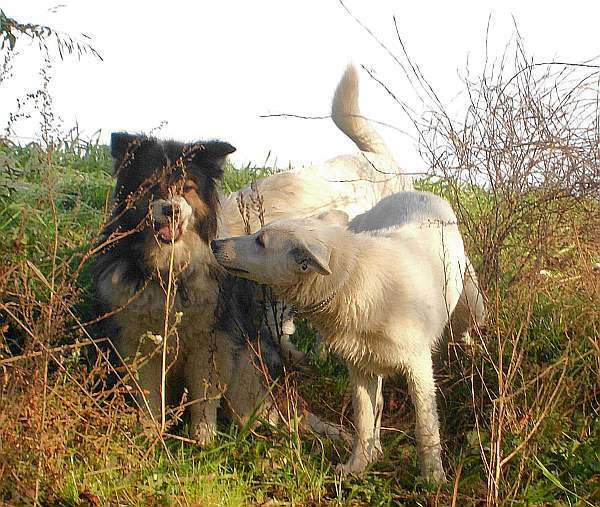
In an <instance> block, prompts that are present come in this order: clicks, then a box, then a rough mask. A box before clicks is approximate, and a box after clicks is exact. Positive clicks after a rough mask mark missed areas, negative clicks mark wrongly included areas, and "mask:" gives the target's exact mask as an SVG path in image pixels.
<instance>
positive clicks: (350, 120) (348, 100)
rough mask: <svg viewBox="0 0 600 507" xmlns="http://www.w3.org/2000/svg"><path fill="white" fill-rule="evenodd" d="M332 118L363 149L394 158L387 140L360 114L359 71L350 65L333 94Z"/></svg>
mask: <svg viewBox="0 0 600 507" xmlns="http://www.w3.org/2000/svg"><path fill="white" fill-rule="evenodd" d="M331 119H332V120H333V122H334V123H335V124H336V125H337V127H338V128H339V129H340V130H341V131H342V132H343V133H344V134H346V135H347V136H348V137H349V138H350V139H352V141H353V142H354V144H356V146H358V149H359V150H361V151H366V152H369V153H377V154H379V155H384V156H385V157H387V158H389V159H390V160H393V159H394V157H393V156H392V153H391V152H390V150H389V148H388V147H387V145H386V144H385V141H384V140H383V139H382V137H381V136H380V135H379V134H378V133H377V131H376V130H375V129H374V128H373V126H372V125H371V123H370V122H369V121H368V120H367V119H366V118H364V117H363V116H362V115H361V114H360V108H359V107H358V72H356V67H354V65H348V68H347V69H346V72H344V75H343V76H342V79H341V80H340V82H339V84H338V86H337V88H336V90H335V94H334V96H333V102H332V104H331Z"/></svg>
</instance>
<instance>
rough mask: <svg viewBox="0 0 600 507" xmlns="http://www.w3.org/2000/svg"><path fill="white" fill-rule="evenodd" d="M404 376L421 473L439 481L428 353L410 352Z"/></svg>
mask: <svg viewBox="0 0 600 507" xmlns="http://www.w3.org/2000/svg"><path fill="white" fill-rule="evenodd" d="M406 366H407V380H408V388H409V392H410V396H411V398H412V401H413V404H414V405H415V412H416V419H417V421H416V436H417V451H418V454H419V463H420V467H421V476H422V477H423V478H425V479H427V480H428V481H430V482H432V483H435V484H439V483H442V482H444V481H445V480H446V476H445V474H444V468H443V466H442V456H441V445H440V427H439V421H438V413H437V405H436V400H435V381H434V379H433V365H432V362H431V354H430V353H427V354H421V355H418V356H413V357H411V358H410V360H409V361H407V364H406Z"/></svg>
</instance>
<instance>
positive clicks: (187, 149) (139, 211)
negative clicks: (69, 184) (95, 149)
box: [105, 132, 235, 272]
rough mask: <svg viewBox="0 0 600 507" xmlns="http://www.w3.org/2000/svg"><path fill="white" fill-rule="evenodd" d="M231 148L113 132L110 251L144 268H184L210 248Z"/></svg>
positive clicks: (107, 233)
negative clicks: (113, 181)
mask: <svg viewBox="0 0 600 507" xmlns="http://www.w3.org/2000/svg"><path fill="white" fill-rule="evenodd" d="M234 151H235V148H234V147H233V146H231V145H230V144H228V143H225V142H221V141H199V142H196V143H190V144H184V143H179V142H175V141H161V140H158V139H155V138H153V137H148V136H144V135H135V134H128V133H124V132H119V133H113V134H112V136H111V154H112V156H113V159H114V172H115V176H116V178H117V182H116V186H115V192H114V207H113V213H112V219H111V221H110V223H109V224H108V225H107V227H106V229H105V238H107V239H109V240H110V241H111V242H113V243H114V245H113V246H112V248H111V250H112V252H113V254H115V255H119V256H120V257H121V258H122V257H123V256H125V257H129V258H131V260H133V261H135V264H136V265H138V266H140V267H141V269H142V270H143V271H145V272H152V271H156V270H159V271H165V270H167V269H168V268H169V266H170V264H171V259H173V261H174V262H173V264H174V266H175V268H176V269H184V268H185V266H187V265H189V264H190V263H193V261H194V259H195V258H196V257H197V256H203V255H205V254H206V252H209V248H208V243H209V242H210V240H211V239H213V238H214V237H215V236H216V233H217V215H218V211H219V198H218V193H217V188H216V184H217V182H218V180H220V179H221V178H222V176H223V164H224V161H225V158H226V156H227V155H229V154H230V153H233V152H234Z"/></svg>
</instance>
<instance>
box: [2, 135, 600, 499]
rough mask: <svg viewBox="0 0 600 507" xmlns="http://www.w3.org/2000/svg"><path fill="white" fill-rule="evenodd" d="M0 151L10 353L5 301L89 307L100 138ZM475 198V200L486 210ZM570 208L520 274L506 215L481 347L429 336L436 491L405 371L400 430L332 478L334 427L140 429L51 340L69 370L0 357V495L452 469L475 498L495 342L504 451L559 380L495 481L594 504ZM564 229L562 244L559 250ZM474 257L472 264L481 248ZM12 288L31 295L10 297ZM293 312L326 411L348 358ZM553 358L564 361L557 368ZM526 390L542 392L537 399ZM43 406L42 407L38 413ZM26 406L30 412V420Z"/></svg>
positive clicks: (16, 308) (29, 315) (582, 257)
mask: <svg viewBox="0 0 600 507" xmlns="http://www.w3.org/2000/svg"><path fill="white" fill-rule="evenodd" d="M0 155H2V157H3V160H8V161H9V166H10V168H11V171H10V173H9V172H7V171H5V172H4V173H0V187H2V188H3V189H4V192H0V196H1V197H0V260H1V261H2V269H1V271H0V280H1V283H2V295H1V296H0V303H2V305H3V306H2V308H3V309H2V310H0V327H2V326H5V327H4V328H3V330H2V334H1V335H0V365H1V364H2V363H1V361H3V360H5V359H7V358H9V357H12V356H13V355H15V354H19V353H27V352H28V351H31V350H37V349H39V347H37V349H36V343H33V342H31V340H29V339H28V338H27V336H26V334H25V333H24V332H23V328H22V327H20V326H19V325H18V324H17V323H16V322H15V320H14V319H12V318H9V316H8V314H7V312H6V310H7V309H8V310H10V311H12V312H13V313H15V314H17V315H19V316H20V317H21V319H22V320H23V322H25V323H30V325H31V329H35V330H36V332H37V331H39V332H40V333H41V334H40V336H43V337H44V340H46V341H45V342H44V343H46V344H47V345H49V346H56V345H60V344H69V343H73V342H74V341H75V340H82V339H85V335H84V334H82V333H81V331H79V330H78V329H77V326H74V325H73V319H72V318H71V317H69V316H68V315H67V311H66V308H67V307H68V308H70V309H71V310H72V311H74V312H75V314H84V315H85V314H86V312H89V277H88V276H87V275H86V272H87V271H86V269H87V266H88V263H87V262H86V263H84V264H83V265H82V266H81V269H79V267H80V264H81V262H82V260H84V259H85V253H86V252H87V250H88V248H89V246H90V245H91V244H92V243H93V242H94V241H95V239H96V238H97V235H98V233H99V230H100V227H101V224H102V220H103V217H104V215H105V212H106V207H107V206H108V202H109V199H110V192H111V188H112V177H111V175H110V155H109V152H108V149H107V147H105V146H100V145H95V144H89V143H87V144H86V143H80V142H72V143H67V144H65V145H64V146H62V147H60V148H58V149H55V150H52V151H51V152H50V153H48V152H47V151H46V150H43V149H41V148H39V147H38V146H33V145H32V146H28V147H19V146H14V145H9V144H4V145H2V146H0ZM270 171H272V169H262V168H258V169H252V168H244V169H242V170H237V169H235V168H233V167H231V166H228V168H227V172H226V176H225V182H224V185H223V188H224V190H225V191H233V190H235V189H236V188H239V187H241V186H243V185H246V184H248V183H249V182H251V181H252V180H253V179H254V178H257V177H262V176H264V175H266V174H269V173H270ZM419 186H420V187H421V188H426V189H429V190H431V191H434V192H436V193H439V194H442V195H446V196H448V197H449V198H450V199H454V198H456V196H455V194H453V193H452V192H451V191H450V189H449V187H448V186H447V185H445V183H444V182H438V183H433V182H431V181H423V182H420V183H419ZM9 189H10V190H9ZM460 199H461V202H462V204H463V205H464V206H465V208H466V209H467V210H469V209H479V208H478V206H479V205H480V204H481V203H482V202H483V203H484V204H485V203H486V202H487V201H486V196H485V193H484V192H483V191H482V190H480V189H474V188H464V189H463V190H462V191H461V193H460ZM486 206H487V204H486V205H485V206H483V208H481V209H482V210H483V212H486V211H489V209H488V208H486ZM586 216H587V217H589V216H590V215H586ZM588 220H589V218H588ZM584 221H585V220H584V219H583V218H582V215H580V214H578V213H573V215H572V216H571V217H570V221H569V222H568V224H570V225H569V226H568V227H567V226H565V230H564V231H562V232H561V234H563V236H564V237H561V238H562V239H560V241H557V242H556V243H555V244H553V245H554V246H551V247H550V251H549V252H548V256H547V258H546V257H545V258H544V260H548V262H549V259H554V261H553V262H554V264H553V270H554V272H556V273H557V276H558V277H559V278H557V279H554V280H553V279H540V280H538V281H537V282H536V283H535V284H533V285H528V284H526V283H525V282H519V283H508V282H506V283H504V282H505V281H506V280H507V279H508V278H509V277H514V276H515V274H518V273H519V270H520V269H521V270H522V269H525V268H523V267H520V268H517V267H516V262H517V259H518V258H519V256H520V255H522V251H523V250H525V249H526V246H527V237H526V235H525V233H524V231H526V229H527V224H523V225H522V226H521V225H519V227H516V228H515V229H514V231H513V232H512V236H511V237H510V238H509V240H508V241H507V243H506V245H507V246H506V250H505V251H503V252H502V256H503V262H504V263H505V265H506V266H507V269H506V273H505V274H503V277H505V278H502V281H503V283H501V284H499V286H498V287H497V288H496V289H495V290H497V291H498V292H495V293H491V294H490V297H491V301H490V303H489V305H488V306H489V307H490V310H491V315H490V322H489V324H488V328H487V330H486V332H485V333H484V335H483V338H484V340H485V342H486V346H487V349H488V351H487V352H485V351H484V352H481V351H480V352H478V353H476V354H475V355H474V356H473V357H471V356H470V355H468V354H466V353H464V352H463V351H461V350H460V349H459V348H455V347H454V346H452V345H448V344H446V343H444V344H442V346H441V350H440V353H439V354H438V357H437V359H436V371H437V376H438V381H439V384H440V391H441V393H442V394H441V395H440V396H439V398H438V401H439V407H440V413H441V419H442V436H443V440H444V447H445V450H444V451H445V452H444V461H445V463H446V467H447V472H448V476H449V479H450V482H449V483H448V484H447V485H445V486H443V487H442V488H440V490H439V491H437V490H432V489H431V488H430V487H429V486H428V485H426V484H423V483H422V482H421V481H420V480H419V479H418V477H417V476H418V464H417V457H416V454H415V448H414V433H413V429H412V418H413V411H412V407H411V405H410V403H409V402H408V401H407V400H408V393H407V390H406V385H405V383H404V381H403V380H402V378H397V379H393V380H391V381H389V382H388V383H387V384H386V390H385V394H386V411H385V415H384V425H388V426H393V427H394V428H396V430H395V431H387V432H386V433H385V434H384V448H385V456H384V457H383V458H382V459H381V460H380V461H379V462H378V463H376V464H374V465H373V466H372V469H371V470H370V472H369V473H367V474H366V475H365V476H364V477H361V478H351V479H350V480H347V481H343V482H340V481H339V480H337V479H336V478H335V476H334V474H333V469H334V468H335V465H336V464H337V463H338V462H340V460H342V459H344V458H345V456H346V453H347V449H345V448H344V446H343V444H341V443H340V442H329V441H324V440H321V439H319V438H317V437H314V436H311V435H298V434H296V433H291V434H288V433H287V432H286V431H285V430H283V429H281V430H273V429H268V428H261V429H260V430H259V431H258V432H257V433H256V434H253V433H252V432H249V431H242V430H239V429H237V428H233V427H232V428H222V431H223V432H222V433H221V434H220V435H219V437H218V438H217V440H216V442H215V443H214V444H213V445H212V446H210V447H208V448H206V449H198V448H197V447H196V446H194V445H191V444H189V443H186V442H182V441H178V440H175V439H167V440H166V444H165V446H163V445H161V444H160V443H159V444H155V445H153V444H152V442H150V441H148V440H147V439H146V437H145V436H143V435H142V434H141V433H140V430H139V429H138V428H137V426H136V423H135V413H134V412H133V410H132V409H131V407H127V406H125V405H123V404H122V403H121V404H120V405H119V402H118V401H117V400H118V399H120V398H121V397H120V395H112V396H104V397H103V396H100V395H99V394H95V393H98V392H99V391H98V386H97V384H96V382H97V381H98V380H101V378H102V376H101V375H100V374H99V373H98V372H97V371H96V372H95V373H94V375H96V376H94V375H91V376H90V375H88V373H87V372H88V371H89V366H87V365H85V364H84V363H83V362H82V361H81V360H80V358H79V356H77V355H76V354H75V355H74V356H73V358H71V359H69V357H70V356H69V353H64V354H62V355H61V357H62V359H61V361H62V364H64V365H66V366H65V368H66V370H63V369H61V368H59V367H57V366H56V363H55V362H52V361H50V366H49V369H48V375H49V382H48V383H47V389H46V390H45V391H40V390H39V389H38V387H36V386H39V385H40V384H39V382H38V381H39V379H40V377H39V376H40V375H41V373H40V372H43V371H44V370H43V369H40V364H39V363H28V362H27V361H23V362H22V363H20V362H17V363H10V366H4V368H5V369H4V370H1V369H0V375H5V378H7V379H10V382H11V383H10V385H9V384H7V383H6V381H2V380H0V386H2V387H1V389H0V394H1V396H2V397H1V398H0V402H2V403H4V404H5V409H6V411H5V412H4V413H5V414H9V413H10V414H11V416H10V419H4V420H2V419H0V426H2V427H3V428H4V431H8V430H7V428H11V431H12V433H11V435H12V437H14V438H15V440H11V442H22V444H21V447H20V448H19V447H18V446H17V445H16V444H14V445H13V446H9V444H7V443H5V444H3V443H2V438H1V437H2V433H0V463H2V460H1V458H3V457H5V458H7V463H9V466H8V467H6V466H5V467H4V468H3V467H2V465H1V464H0V500H4V501H9V502H13V503H15V504H27V503H28V502H31V498H32V496H33V491H34V490H35V487H36V483H37V487H38V488H39V492H38V493H39V497H40V498H41V499H42V500H43V501H42V503H46V504H61V505H80V501H81V500H82V498H83V497H84V496H85V495H87V494H90V495H95V496H97V497H98V498H99V502H100V504H101V505H109V504H112V505H115V504H131V505H170V504H177V503H182V504H184V505H185V504H186V503H189V504H197V505H232V506H234V505H251V504H256V505H261V504H264V503H267V502H269V501H270V500H272V499H274V500H277V501H279V502H282V503H283V504H289V505H319V504H325V503H328V504H333V505H411V506H413V505H414V506H418V505H450V504H451V503H452V496H453V486H454V484H453V482H452V481H454V480H455V478H456V477H457V474H458V471H460V476H459V477H458V485H457V488H458V489H457V491H458V497H457V501H456V505H482V504H484V503H485V501H486V492H487V475H488V471H487V469H486V466H485V461H486V460H488V459H489V458H490V455H491V454H490V453H491V451H490V447H491V445H492V444H493V442H495V440H494V438H495V437H494V436H493V429H494V426H493V423H492V419H493V418H492V416H493V414H494V410H495V408H494V407H497V406H498V404H499V399H498V392H499V391H498V390H499V380H498V375H497V365H498V360H499V358H502V360H503V362H504V365H505V366H504V368H505V369H507V365H510V364H511V361H516V359H515V355H516V356H519V354H520V355H521V357H520V359H519V361H520V362H519V363H516V362H515V363H514V364H515V365H516V366H518V371H517V372H516V373H515V374H514V375H513V376H512V377H511V382H512V385H513V390H512V391H511V393H512V394H511V396H512V397H511V398H510V400H507V401H506V403H507V408H506V410H508V413H507V414H508V415H507V416H506V419H505V422H504V426H503V428H502V429H503V435H502V440H501V445H500V448H501V453H502V455H503V456H507V455H509V454H510V453H511V451H512V450H514V449H515V448H517V446H519V444H520V443H521V442H523V441H524V439H525V438H526V436H527V434H528V433H529V432H530V431H531V430H532V427H533V425H534V423H535V421H536V417H537V416H539V415H540V413H541V412H542V410H543V407H544V406H545V405H544V404H545V403H546V402H548V400H549V396H550V393H551V391H552V389H553V387H554V386H557V385H558V386H559V390H558V394H557V397H556V398H555V400H554V402H553V405H552V407H551V409H550V410H549V413H548V414H546V415H545V417H544V419H543V422H542V423H541V424H540V426H539V428H538V430H537V431H536V432H535V435H534V436H533V437H532V438H531V439H530V440H528V441H527V442H526V445H525V446H524V447H523V449H522V451H521V452H519V453H517V455H516V456H515V458H514V459H513V460H511V461H510V462H509V463H508V464H506V465H505V467H504V468H503V473H502V477H501V481H502V483H501V491H502V492H503V494H504V495H506V496H505V498H506V499H507V502H508V503H510V504H511V505H574V504H577V502H579V504H580V505H593V504H597V503H598V502H600V490H599V489H598V485H599V484H600V467H599V466H598V463H599V462H600V424H599V423H598V413H597V411H598V396H599V387H598V385H597V381H598V380H597V379H598V362H599V359H598V327H597V308H598V298H599V296H598V293H599V291H598V282H597V281H594V279H593V277H590V275H589V274H588V273H585V274H584V275H585V276H584V277H581V274H582V271H581V270H582V269H584V266H585V265H587V264H586V263H589V262H590V261H592V260H594V253H593V252H594V250H593V247H594V243H593V241H592V240H590V239H589V237H588V236H586V235H584V234H581V235H580V236H578V237H575V236H573V234H574V233H573V231H575V230H576V229H577V230H580V228H581V227H583V225H584ZM577 242H579V243H578V244H577ZM571 243H574V244H576V246H575V247H572V248H571V249H570V250H567V253H564V252H563V253H560V252H562V251H563V249H564V247H565V244H569V245H570V244H571ZM467 244H473V245H476V244H477V238H474V237H470V238H469V240H468V241H467ZM55 252H56V255H55ZM595 255H597V252H596V254H595ZM473 257H474V260H475V261H476V265H478V263H479V262H480V259H479V258H478V255H477V253H475V254H474V256H473ZM598 260H599V259H598V258H597V257H595V262H598ZM31 265H34V266H35V267H36V268H37V270H39V272H40V273H41V274H42V275H43V277H44V278H45V279H46V281H51V280H54V282H55V285H56V286H57V287H58V286H60V285H61V284H62V285H63V286H64V287H65V292H64V295H65V296H64V299H60V298H58V296H53V295H52V292H51V291H50V290H49V289H48V287H47V286H46V285H45V282H43V281H41V279H40V277H39V276H38V275H37V274H36V271H35V270H33V268H31ZM542 267H543V266H542ZM526 268H527V269H530V270H532V269H533V268H532V267H526ZM577 276H579V277H580V278H576V277H577ZM74 277H75V278H76V280H74ZM69 284H72V285H73V284H74V285H73V287H74V291H71V290H70V289H69V287H70V285H69ZM594 284H595V285H594ZM496 295H498V297H497V298H496V297H495V296H496ZM61 297H62V296H61ZM61 301H62V302H61ZM24 302H26V303H27V305H29V306H27V307H23V306H22V305H23V304H24ZM63 302H64V304H63ZM50 307H51V308H52V309H53V310H52V313H51V314H50V315H51V316H52V318H51V319H50V321H51V323H52V324H53V325H55V326H56V327H55V328H53V327H52V326H50V328H47V326H46V324H45V321H44V319H45V318H46V317H47V316H48V315H49V314H48V308H50ZM40 319H41V320H40ZM298 328H299V331H298V334H297V337H296V340H297V342H298V344H299V347H300V348H301V349H303V350H305V351H306V352H307V353H308V354H309V356H310V357H311V359H312V360H313V363H314V369H313V371H311V372H308V373H304V374H298V375H297V376H296V378H297V384H298V387H299V389H300V391H301V393H302V394H303V395H304V397H305V398H306V399H307V400H308V404H309V405H310V406H311V407H313V409H314V410H315V411H317V412H319V413H322V414H323V415H326V416H328V417H334V415H335V414H336V413H340V412H341V411H342V410H343V409H345V407H346V406H347V404H348V402H349V397H348V394H347V393H346V372H345V369H344V367H343V365H342V364H341V362H340V361H338V360H337V359H336V358H334V357H325V358H322V357H320V356H319V355H318V353H317V352H316V351H315V347H314V341H315V336H314V333H313V332H312V330H311V329H310V328H309V327H308V326H307V325H306V323H302V322H301V323H299V325H298ZM53 333H54V334H53ZM502 344H503V345H502ZM561 361H565V364H566V370H565V371H566V373H565V375H564V377H563V379H562V380H561V381H560V384H559V378H560V373H561V371H562V364H563V363H561ZM537 377H540V379H539V380H536V378H537ZM74 379H79V380H78V381H77V383H76V382H75V381H74ZM2 382H5V383H4V384H3V383H2ZM79 386H83V388H82V387H79ZM44 393H45V394H44ZM90 393H91V394H90ZM544 393H546V394H544ZM536 396H541V398H540V404H539V407H538V406H537V405H536V403H537V402H536V399H537V398H536ZM93 400H95V402H94V401H93ZM29 405H31V407H32V408H31V410H30V411H29V412H28V410H29V409H28V406H29ZM48 407H51V408H52V410H50V411H49V412H48V410H49V408H48ZM99 407H100V408H99ZM44 408H46V410H47V412H48V413H47V415H46V416H45V417H44V418H43V419H42V420H38V419H37V418H36V417H38V416H39V415H40V414H42V413H46V412H44ZM23 414H29V417H30V420H29V422H28V421H27V419H23ZM107 414H108V415H107ZM345 416H346V417H347V416H348V413H347V412H346V413H345ZM1 417H2V416H1V415H0V418H1ZM1 431H2V429H0V432H1ZM30 433H31V435H33V436H34V437H33V438H32V439H31V441H30V440H28V439H27V438H31V435H29V434H30ZM181 434H182V435H183V434H185V433H184V432H181ZM11 435H8V433H5V434H4V437H5V438H6V436H11ZM28 435H29V437H28ZM40 435H42V436H40ZM12 437H11V438H12ZM17 437H18V438H17ZM36 439H37V441H36ZM5 442H8V440H5ZM26 451H27V452H26ZM40 455H43V456H44V461H43V462H42V463H40V462H39V456H40ZM8 458H10V460H8ZM16 472H18V473H16ZM514 488H516V489H514ZM508 503H507V504H508Z"/></svg>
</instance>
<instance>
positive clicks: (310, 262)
mask: <svg viewBox="0 0 600 507" xmlns="http://www.w3.org/2000/svg"><path fill="white" fill-rule="evenodd" d="M291 254H292V256H293V258H294V261H295V262H296V264H297V265H298V270H299V271H300V272H302V273H307V272H308V271H310V270H312V271H316V272H317V273H319V274H321V275H330V274H331V270H330V269H329V258H330V256H331V250H330V249H329V247H327V245H324V244H323V243H320V242H314V243H311V244H303V245H300V246H297V247H296V248H294V249H293V250H292V252H291Z"/></svg>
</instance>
